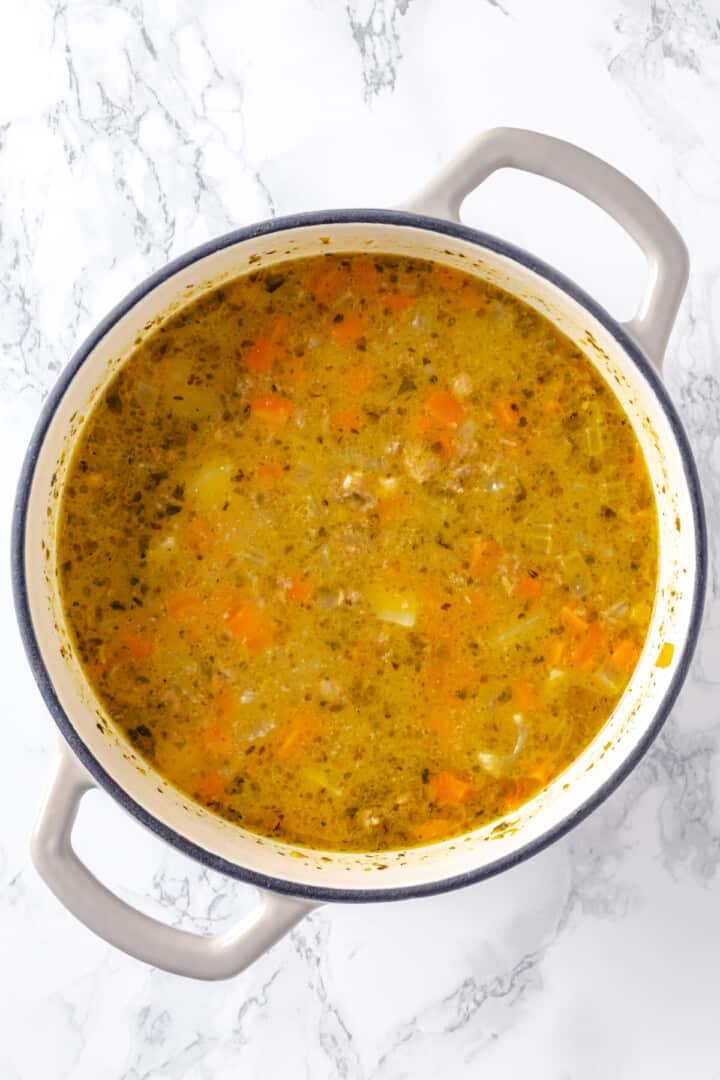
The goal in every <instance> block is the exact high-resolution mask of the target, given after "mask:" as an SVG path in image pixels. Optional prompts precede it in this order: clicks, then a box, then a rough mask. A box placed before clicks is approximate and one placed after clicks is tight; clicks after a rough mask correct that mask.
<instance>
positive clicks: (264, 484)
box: [253, 461, 284, 490]
mask: <svg viewBox="0 0 720 1080" xmlns="http://www.w3.org/2000/svg"><path fill="white" fill-rule="evenodd" d="M283 473H284V470H283V467H282V465H280V464H279V463H278V462H277V461H261V462H260V463H259V464H258V466H257V468H256V469H255V472H254V474H253V475H254V478H255V483H256V484H257V485H258V486H259V487H261V488H265V489H267V490H271V489H272V488H276V487H278V485H279V484H280V482H281V481H282V478H283Z"/></svg>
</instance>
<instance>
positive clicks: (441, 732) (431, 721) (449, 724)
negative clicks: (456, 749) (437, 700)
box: [423, 705, 459, 742]
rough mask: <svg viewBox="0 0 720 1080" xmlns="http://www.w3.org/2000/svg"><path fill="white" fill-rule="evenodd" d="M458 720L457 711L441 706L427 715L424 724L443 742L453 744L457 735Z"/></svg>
mask: <svg viewBox="0 0 720 1080" xmlns="http://www.w3.org/2000/svg"><path fill="white" fill-rule="evenodd" d="M458 719H459V718H458V714H457V710H455V709H451V708H450V707H448V706H442V705H440V706H438V707H437V708H435V709H431V710H430V712H429V713H427V715H426V716H425V719H424V720H423V724H424V725H425V727H426V728H427V730H428V731H430V732H432V734H433V735H437V737H438V738H439V739H442V740H443V742H452V740H453V739H454V738H455V736H456V735H457V730H458Z"/></svg>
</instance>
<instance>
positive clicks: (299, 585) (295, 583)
mask: <svg viewBox="0 0 720 1080" xmlns="http://www.w3.org/2000/svg"><path fill="white" fill-rule="evenodd" d="M314 591H315V590H314V588H313V585H312V582H311V581H308V580H307V578H302V577H291V578H290V579H289V581H288V584H287V585H286V586H285V595H286V596H287V598H288V600H292V601H293V603H295V604H304V603H305V602H306V601H307V600H309V599H310V597H311V596H312V594H313V592H314Z"/></svg>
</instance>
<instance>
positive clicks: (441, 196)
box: [402, 128, 689, 370]
mask: <svg viewBox="0 0 720 1080" xmlns="http://www.w3.org/2000/svg"><path fill="white" fill-rule="evenodd" d="M497 169H521V170H523V171H524V172H531V173H536V174H537V175H538V176H544V177H547V179H548V180H555V181H556V182H557V183H559V184H564V186H565V187H568V188H572V189H573V190H574V191H577V192H578V193H579V194H580V195H584V196H585V197H586V198H587V199H590V200H591V202H594V203H595V204H596V205H597V206H599V207H600V208H601V209H602V210H605V211H606V213H608V214H610V216H611V217H613V218H615V220H616V221H617V222H618V224H620V225H622V227H623V228H624V229H625V230H626V232H628V233H629V234H630V236H631V237H632V238H633V240H635V242H636V243H637V244H638V246H639V247H640V248H641V249H642V251H643V253H644V254H645V257H646V258H647V262H648V270H649V275H648V282H647V285H646V287H645V294H644V296H643V298H642V301H641V303H640V307H639V309H638V312H637V314H636V315H635V317H634V318H633V319H631V320H630V322H628V323H625V329H626V330H627V331H628V332H629V333H630V335H631V336H632V337H633V338H634V339H635V340H636V341H637V343H638V344H639V345H640V347H641V348H642V349H643V350H644V352H645V353H646V354H647V355H648V357H649V358H650V359H651V360H652V362H653V363H654V365H655V367H656V368H657V369H658V370H660V368H661V366H662V359H663V355H664V353H665V347H666V345H667V342H668V338H669V337H670V331H671V330H672V327H673V324H674V322H675V317H676V315H677V311H678V307H679V306H680V301H681V300H682V297H683V293H684V292H685V286H686V285H687V279H688V265H689V263H688V253H687V248H686V247H685V243H684V241H683V239H682V237H681V236H680V233H679V232H678V231H677V229H676V228H675V226H674V225H673V223H672V222H671V221H670V219H669V218H668V217H666V215H665V214H664V213H663V212H662V210H661V209H660V207H659V206H657V204H656V203H655V202H653V200H652V199H651V198H650V196H649V195H646V194H645V192H644V191H643V190H642V188H640V187H638V186H637V184H635V183H633V181H632V180H629V179H628V177H627V176H624V175H623V174H622V173H621V172H618V170H617V169H614V168H613V167H612V165H608V164H607V162H605V161H602V160H601V159H600V158H597V157H595V156H594V154H590V153H588V151H587V150H581V149H580V147H578V146H574V145H573V144H572V143H568V142H564V141H563V140H562V139H555V138H553V137H551V136H550V135H542V134H540V133H539V132H537V131H524V130H522V129H521V128H491V129H490V130H489V131H484V132H482V133H481V134H480V135H478V136H477V137H476V138H475V139H473V140H472V141H471V142H470V143H468V145H467V146H465V147H464V148H463V149H462V150H461V151H460V153H459V154H457V155H456V156H455V157H454V158H452V159H451V160H450V161H449V162H448V163H447V165H445V167H444V168H442V169H441V170H440V172H439V173H437V174H436V175H435V176H434V177H433V178H432V179H431V180H430V182H429V183H428V184H427V185H426V186H425V187H424V188H422V189H421V190H420V191H419V192H418V193H417V194H416V195H415V196H414V197H413V198H411V199H410V200H409V202H406V203H404V204H403V206H402V209H404V210H410V211H413V212H415V213H418V214H427V215H429V216H431V217H439V218H449V219H450V220H451V221H460V207H461V206H462V204H463V202H464V201H465V199H466V197H467V196H468V195H469V194H470V192H471V191H473V190H474V189H475V188H476V187H478V186H479V185H480V184H481V183H482V182H483V180H485V179H487V177H488V176H490V174H491V173H494V172H495V171H496V170H497Z"/></svg>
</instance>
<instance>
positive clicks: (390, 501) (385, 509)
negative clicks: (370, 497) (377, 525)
mask: <svg viewBox="0 0 720 1080" xmlns="http://www.w3.org/2000/svg"><path fill="white" fill-rule="evenodd" d="M408 503H409V500H408V497H407V495H403V494H402V492H400V493H398V494H397V495H387V496H386V497H385V498H384V499H379V500H378V503H377V506H376V507H375V512H376V513H377V516H378V517H379V518H380V520H381V521H396V520H397V519H398V518H401V517H403V516H404V514H405V512H406V511H407V508H408Z"/></svg>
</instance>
